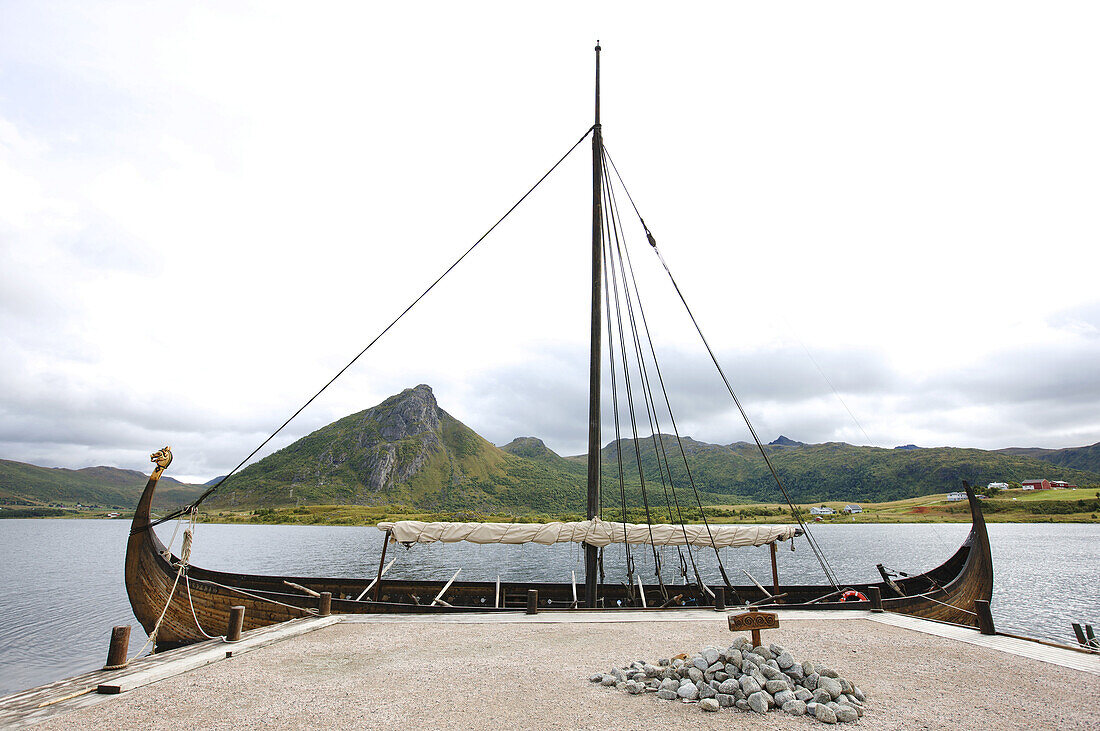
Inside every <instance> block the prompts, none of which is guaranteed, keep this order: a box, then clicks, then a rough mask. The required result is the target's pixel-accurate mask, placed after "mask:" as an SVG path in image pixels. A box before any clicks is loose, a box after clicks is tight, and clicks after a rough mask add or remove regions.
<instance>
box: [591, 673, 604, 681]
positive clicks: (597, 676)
mask: <svg viewBox="0 0 1100 731" xmlns="http://www.w3.org/2000/svg"><path fill="white" fill-rule="evenodd" d="M588 679H589V680H590V681H591V682H593V683H598V682H600V681H601V680H603V673H593V674H592V675H589V676H588Z"/></svg>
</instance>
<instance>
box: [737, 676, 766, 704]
mask: <svg viewBox="0 0 1100 731" xmlns="http://www.w3.org/2000/svg"><path fill="white" fill-rule="evenodd" d="M738 682H739V684H740V685H741V692H742V693H744V694H745V697H746V698H747V697H749V696H750V695H752V694H753V693H755V692H757V691H759V690H760V689H761V688H762V687H763V686H761V685H760V683H758V682H756V678H754V677H752V676H751V675H743V676H741V680H740V681H738Z"/></svg>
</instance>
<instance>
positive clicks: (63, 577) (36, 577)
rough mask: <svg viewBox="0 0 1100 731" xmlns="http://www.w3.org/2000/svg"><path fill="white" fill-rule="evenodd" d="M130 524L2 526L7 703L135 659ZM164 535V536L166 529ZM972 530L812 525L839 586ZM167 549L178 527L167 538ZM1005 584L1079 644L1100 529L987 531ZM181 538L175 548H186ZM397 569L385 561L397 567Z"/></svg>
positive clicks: (321, 546) (326, 540) (756, 567)
mask: <svg viewBox="0 0 1100 731" xmlns="http://www.w3.org/2000/svg"><path fill="white" fill-rule="evenodd" d="M129 527H130V526H129V522H128V521H121V520H0V695H6V694H8V693H13V692H16V691H18V690H22V689H25V688H30V687H34V686H36V685H41V684H43V683H48V682H51V681H53V680H59V679H61V678H64V677H68V676H71V675H76V674H78V673H81V672H85V671H88V670H92V669H94V668H97V667H100V666H102V664H103V661H104V659H105V658H106V655H107V645H108V642H109V639H110V634H111V628H112V627H113V626H115V625H121V624H130V625H133V631H132V633H131V640H130V645H131V648H130V649H131V653H134V652H136V651H137V650H138V649H139V648H140V647H141V646H142V644H143V643H144V642H145V640H146V637H145V634H144V632H143V631H142V629H141V626H140V625H139V624H138V623H137V621H136V620H135V619H134V617H133V614H132V612H131V610H130V604H129V601H128V599H127V598H126V589H125V586H124V583H123V559H124V556H125V551H126V538H127V535H128V533H129ZM165 529H167V530H165ZM968 530H969V525H960V524H919V525H897V524H891V525H865V524H852V525H845V524H830V525H818V526H813V533H814V537H815V538H817V541H818V543H819V544H820V545H821V547H822V549H823V551H824V553H825V555H826V557H827V558H828V560H829V562H830V564H831V566H832V568H833V570H834V571H835V572H836V574H837V577H838V578H839V579H840V581H841V582H842V583H843V582H850V583H859V582H866V581H877V580H878V579H879V576H878V572H877V571H876V569H875V564H876V563H879V562H881V563H884V564H885V565H886V566H887V567H889V568H891V569H900V570H901V571H905V572H906V573H919V572H922V571H927V570H928V569H931V568H933V567H935V566H937V565H939V564H940V563H942V562H943V561H944V560H945V559H946V558H947V557H948V556H950V555H951V554H952V553H953V552H954V551H955V550H956V549H957V548H958V547H959V545H960V544H961V543H962V541H963V539H964V538H965V537H966V533H967V531H968ZM157 532H158V535H160V536H161V538H162V540H164V541H166V542H167V540H168V539H169V538H170V537H171V535H172V526H171V525H164V526H160V528H158V530H157ZM989 534H990V540H991V542H992V544H993V566H994V573H995V580H994V594H993V602H992V608H993V616H994V619H995V620H996V624H997V628H998V629H1000V630H1002V631H1006V632H1015V633H1020V634H1026V635H1029V636H1033V637H1044V638H1047V639H1054V640H1058V641H1061V642H1065V643H1069V644H1073V643H1074V640H1073V633H1072V630H1071V629H1070V622H1089V623H1091V624H1093V625H1097V624H1100V526H1097V525H1073V524H1057V523H1027V524H1005V523H1002V524H994V525H990V526H989ZM381 539H382V534H381V533H380V532H379V531H378V530H377V529H376V528H374V527H336V526H332V527H329V526H258V525H199V526H198V527H197V528H196V533H195V543H194V548H193V550H192V557H191V558H192V561H193V562H194V563H195V564H197V565H199V566H203V567H204V568H210V569H219V570H230V571H242V572H246V573H272V574H282V575H301V576H311V575H312V576H361V577H363V579H364V586H365V585H366V583H367V582H368V581H369V580H370V579H371V578H373V576H374V574H375V572H377V570H378V559H379V552H380V550H381V544H382V540H381ZM178 542H179V539H178V538H177V545H178ZM780 546H781V547H782V549H781V550H780V551H779V575H780V581H781V582H783V583H827V582H826V581H825V578H824V576H823V574H822V571H821V568H820V566H819V565H818V563H817V561H816V559H815V558H814V555H813V553H812V552H811V551H810V550H809V547H808V545H807V544H806V541H805V539H804V538H799V539H796V540H795V547H796V550H795V551H794V552H793V553H792V552H791V551H790V550H789V549H788V548H787V547H786V546H784V544H780ZM631 553H632V556H633V558H634V561H635V564H636V566H637V567H638V571H639V572H640V573H641V574H642V579H643V581H646V582H649V581H652V577H653V570H652V563H653V560H652V553H651V550H650V549H646V548H645V547H643V548H642V549H641V550H639V549H638V548H634V549H632V550H631ZM389 555H390V556H392V557H394V558H396V559H397V562H396V563H395V564H394V566H393V568H392V569H391V570H390V573H389V574H387V577H389V578H429V579H436V580H440V581H443V580H446V579H449V578H450V577H451V575H452V574H454V572H455V571H456V570H457V569H459V568H461V569H462V574H461V575H460V577H459V578H460V579H464V580H486V581H492V580H494V579H496V577H497V575H498V574H499V575H500V577H501V579H502V580H505V581H509V580H521V579H533V580H540V581H566V582H567V581H569V580H570V578H571V573H572V572H574V571H575V572H576V573H577V578H578V581H583V574H584V554H583V551H582V550H580V548H579V547H577V546H574V545H571V544H560V545H555V546H539V545H527V546H476V545H472V544H450V545H441V544H431V545H427V546H415V547H413V548H412V549H409V550H406V549H404V548H402V547H397V548H396V549H394V547H392V546H391V549H390V554H389ZM696 555H697V558H696V560H697V562H698V563H699V565H700V570H701V573H702V574H703V576H704V579H709V580H711V581H718V576H719V574H718V569H717V563H716V561H715V557H714V551H713V550H708V551H702V550H700V551H698V552H697V554H696ZM721 555H722V562H723V564H724V565H725V566H726V571H727V573H728V574H729V576H730V579H731V581H733V583H735V584H745V583H748V579H747V578H745V575H744V573H742V571H748V572H749V573H751V574H752V575H753V576H754V577H756V579H757V580H758V581H760V582H761V583H764V584H767V583H768V582H769V581H770V577H771V568H770V561H769V558H768V549H767V548H759V549H756V548H742V549H723V550H722V551H721ZM387 560H388V559H387ZM604 563H605V569H606V572H607V581H609V582H610V581H613V580H616V579H618V580H623V578H625V570H624V568H623V566H624V565H625V551H624V550H623V548H622V547H621V546H618V547H609V548H608V549H607V551H606V553H605V562H604ZM662 565H663V567H664V568H663V576H664V577H665V581H666V582H676V583H679V581H680V580H679V578H678V566H679V560H678V558H677V554H676V551H675V549H664V555H663V558H662Z"/></svg>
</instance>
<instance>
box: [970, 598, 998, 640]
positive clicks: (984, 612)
mask: <svg viewBox="0 0 1100 731" xmlns="http://www.w3.org/2000/svg"><path fill="white" fill-rule="evenodd" d="M974 613H975V614H977V615H978V631H979V632H981V633H982V634H983V635H995V634H997V630H996V629H995V628H994V627H993V613H992V612H990V611H989V602H987V601H986V600H985V599H975V600H974Z"/></svg>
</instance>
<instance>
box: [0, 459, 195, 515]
mask: <svg viewBox="0 0 1100 731" xmlns="http://www.w3.org/2000/svg"><path fill="white" fill-rule="evenodd" d="M147 480H148V476H147V475H145V474H142V473H141V472H137V471H136V470H122V469H118V468H116V467H86V468H84V469H79V470H69V469H63V468H49V467H38V466H36V465H31V464H25V463H23V462H13V461H10V460H2V459H0V500H3V501H6V502H9V503H16V502H18V503H29V504H32V505H49V504H50V503H64V504H65V505H72V504H75V503H82V504H85V505H88V504H93V505H102V506H104V507H117V508H127V509H131V508H133V507H134V505H136V504H137V501H138V498H139V497H140V496H141V491H142V490H143V489H144V488H145V483H146V481H147ZM202 490H203V488H202V486H201V485H186V484H184V483H182V482H179V481H177V480H173V479H171V478H169V477H164V478H162V479H161V481H160V485H159V487H158V489H157V495H156V505H157V506H169V505H182V504H184V503H187V502H190V501H191V500H193V499H194V498H196V497H197V496H198V495H199V493H201V492H202Z"/></svg>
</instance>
